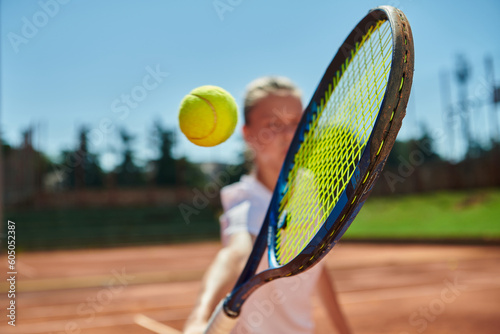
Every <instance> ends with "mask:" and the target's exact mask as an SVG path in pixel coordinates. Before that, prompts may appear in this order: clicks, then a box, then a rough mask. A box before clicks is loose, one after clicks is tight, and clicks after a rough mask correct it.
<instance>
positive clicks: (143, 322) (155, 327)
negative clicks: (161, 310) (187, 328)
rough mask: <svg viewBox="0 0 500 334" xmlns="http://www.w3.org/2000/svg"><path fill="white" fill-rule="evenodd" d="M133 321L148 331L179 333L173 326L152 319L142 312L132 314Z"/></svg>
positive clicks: (159, 333)
mask: <svg viewBox="0 0 500 334" xmlns="http://www.w3.org/2000/svg"><path fill="white" fill-rule="evenodd" d="M134 322H135V323H136V324H138V325H139V326H142V327H144V328H146V329H149V330H150V331H152V332H154V333H157V334H181V332H180V331H178V330H177V329H175V328H172V327H169V326H167V325H164V324H162V323H161V322H158V321H156V320H154V319H151V318H149V317H146V316H145V315H144V314H136V315H134Z"/></svg>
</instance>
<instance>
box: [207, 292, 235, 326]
mask: <svg viewBox="0 0 500 334" xmlns="http://www.w3.org/2000/svg"><path fill="white" fill-rule="evenodd" d="M223 305H224V300H221V302H220V303H219V305H217V307H216V308H215V310H214V312H213V313H212V316H211V317H210V320H209V321H208V327H207V329H206V330H205V333H204V334H229V333H231V331H232V330H233V328H234V327H235V326H236V323H237V322H238V318H231V317H230V316H228V315H227V314H226V312H225V311H224V307H223Z"/></svg>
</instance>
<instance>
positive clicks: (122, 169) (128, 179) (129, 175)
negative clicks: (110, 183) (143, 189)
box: [116, 128, 144, 187]
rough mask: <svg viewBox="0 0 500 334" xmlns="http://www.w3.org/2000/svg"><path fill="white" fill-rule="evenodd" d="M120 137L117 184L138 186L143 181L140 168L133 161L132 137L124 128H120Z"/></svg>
mask: <svg viewBox="0 0 500 334" xmlns="http://www.w3.org/2000/svg"><path fill="white" fill-rule="evenodd" d="M120 139H121V141H122V144H123V159H122V163H121V164H120V165H119V166H118V167H117V168H116V180H117V183H118V185H119V186H126V187H129V186H138V185H141V184H143V183H144V178H143V174H142V171H141V169H140V168H139V166H137V164H136V163H135V161H134V153H133V151H132V142H133V141H134V139H135V138H134V137H133V136H132V135H131V134H130V133H128V132H127V131H126V130H125V129H124V128H122V129H121V130H120Z"/></svg>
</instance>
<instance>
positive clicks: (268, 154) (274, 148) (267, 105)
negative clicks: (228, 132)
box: [243, 95, 302, 178]
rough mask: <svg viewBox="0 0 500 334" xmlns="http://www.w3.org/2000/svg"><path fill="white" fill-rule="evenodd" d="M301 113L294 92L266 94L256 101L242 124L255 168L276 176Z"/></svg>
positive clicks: (300, 106)
mask: <svg viewBox="0 0 500 334" xmlns="http://www.w3.org/2000/svg"><path fill="white" fill-rule="evenodd" d="M301 116H302V103H301V101H300V99H299V98H297V97H295V96H293V95H283V96H281V95H269V96H267V97H265V98H263V99H261V100H259V101H258V102H257V104H256V105H255V106H254V107H253V108H252V110H251V112H250V113H249V115H248V124H246V125H245V126H244V127H243V135H244V137H245V141H246V142H247V143H248V145H249V146H250V148H251V149H252V150H253V151H254V153H255V163H256V164H257V168H259V169H261V170H262V169H266V170H268V171H269V172H270V173H272V174H273V175H275V177H276V178H277V177H278V174H279V172H280V169H281V165H282V164H283V161H284V159H285V156H286V152H287V151H288V146H290V142H291V141H292V138H293V135H294V133H295V129H296V128H297V125H298V124H299V121H300V118H301Z"/></svg>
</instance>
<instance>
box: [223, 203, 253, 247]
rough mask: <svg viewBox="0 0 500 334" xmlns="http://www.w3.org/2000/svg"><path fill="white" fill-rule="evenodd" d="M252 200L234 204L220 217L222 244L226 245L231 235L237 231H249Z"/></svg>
mask: <svg viewBox="0 0 500 334" xmlns="http://www.w3.org/2000/svg"><path fill="white" fill-rule="evenodd" d="M250 206H251V205H250V201H249V200H246V201H243V202H241V203H239V204H238V205H236V206H233V207H232V208H230V209H229V210H227V211H226V212H225V213H224V214H223V215H222V216H221V217H220V219H219V220H220V226H221V231H220V232H221V240H222V245H223V246H226V245H227V243H228V241H229V237H230V236H231V235H232V234H234V233H237V232H248V219H249V214H250Z"/></svg>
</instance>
